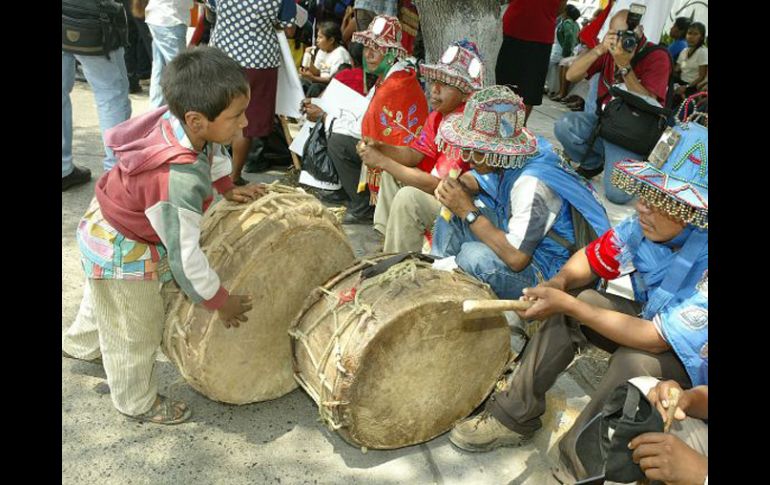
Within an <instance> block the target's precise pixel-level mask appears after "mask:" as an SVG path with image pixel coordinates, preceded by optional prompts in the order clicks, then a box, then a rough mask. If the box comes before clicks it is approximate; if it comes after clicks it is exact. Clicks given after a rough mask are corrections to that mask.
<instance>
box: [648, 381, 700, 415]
mask: <svg viewBox="0 0 770 485" xmlns="http://www.w3.org/2000/svg"><path fill="white" fill-rule="evenodd" d="M669 389H679V402H678V403H677V405H676V411H675V412H674V418H675V419H678V420H680V421H681V420H683V419H684V418H686V417H687V414H686V411H687V408H688V407H689V405H690V394H689V393H688V392H687V391H682V387H681V386H680V385H679V383H677V382H676V381H661V382H659V383H658V385H657V386H655V387H653V388H652V389H650V392H649V394H647V398H648V399H649V400H650V403H651V404H652V405H654V406H655V407H656V408H657V409H658V412H659V413H660V414H661V416H663V419H665V417H666V415H667V413H668V405H669V402H668V393H669Z"/></svg>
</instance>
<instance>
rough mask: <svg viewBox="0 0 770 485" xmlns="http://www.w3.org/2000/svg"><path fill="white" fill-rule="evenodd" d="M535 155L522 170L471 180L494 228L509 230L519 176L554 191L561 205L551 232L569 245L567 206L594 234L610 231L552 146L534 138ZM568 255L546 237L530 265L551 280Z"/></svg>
mask: <svg viewBox="0 0 770 485" xmlns="http://www.w3.org/2000/svg"><path fill="white" fill-rule="evenodd" d="M537 143H538V154H537V155H536V156H534V157H533V158H530V159H529V160H527V161H526V162H525V164H524V166H523V167H522V168H513V169H506V170H504V171H503V172H502V173H490V174H485V175H479V174H478V173H476V172H475V171H474V172H473V175H474V177H475V178H476V180H477V181H478V183H479V187H480V189H481V192H480V194H479V196H478V198H479V199H480V200H481V201H482V202H483V203H484V205H486V206H487V207H489V208H491V209H493V210H494V211H495V213H496V215H497V220H496V221H494V223H495V225H496V226H497V227H498V228H499V229H501V230H503V231H506V232H507V231H508V220H509V219H510V218H511V189H512V188H513V184H514V183H515V182H516V180H518V178H519V177H521V176H522V175H529V176H532V177H536V178H537V179H539V180H541V181H542V182H544V183H545V184H546V185H548V187H549V188H550V189H551V190H553V191H554V192H556V193H557V194H558V195H559V196H560V197H561V198H562V201H563V202H566V203H563V204H562V206H561V211H560V212H559V216H558V217H557V218H556V222H555V223H554V225H553V230H554V231H555V232H556V234H558V235H559V236H561V237H562V238H564V239H566V240H568V241H569V242H571V243H574V242H575V237H574V228H573V227H574V226H573V225H572V215H571V213H570V206H572V207H575V209H577V210H578V212H580V214H582V215H583V217H585V219H586V220H587V221H588V223H589V224H591V227H593V229H594V231H596V234H597V235H601V234H604V233H605V232H606V231H607V230H609V228H610V223H609V220H608V219H607V213H606V212H605V210H604V207H603V206H602V204H601V202H600V201H599V198H598V196H597V195H596V193H595V192H594V191H593V188H592V187H591V186H590V185H589V184H588V183H586V182H585V181H584V180H583V179H582V178H581V177H580V176H579V175H577V174H576V173H575V172H574V171H573V170H572V169H571V168H570V167H569V166H568V165H566V164H565V163H564V162H562V160H561V158H559V156H558V155H556V153H554V151H553V146H552V145H551V143H550V142H549V141H548V140H546V139H545V138H542V137H537ZM569 257H570V254H569V252H568V251H567V249H566V248H565V247H564V246H562V245H561V244H559V243H557V242H556V241H554V240H553V239H551V238H550V237H545V238H543V240H542V241H541V242H540V244H539V245H538V246H537V248H536V249H535V253H534V254H533V255H532V261H533V264H535V266H536V267H537V268H538V269H539V270H540V272H541V273H542V274H543V277H545V278H546V279H548V278H551V277H553V276H554V275H555V274H556V273H558V272H559V270H560V269H561V268H562V266H564V263H566V262H567V260H568V259H569Z"/></svg>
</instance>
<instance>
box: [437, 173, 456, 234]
mask: <svg viewBox="0 0 770 485" xmlns="http://www.w3.org/2000/svg"><path fill="white" fill-rule="evenodd" d="M459 176H460V169H459V168H451V169H449V178H453V179H456V178H457V177H459ZM441 217H443V218H444V220H445V221H447V222H449V219H451V218H452V211H450V210H449V209H447V208H446V207H444V206H443V205H442V206H441Z"/></svg>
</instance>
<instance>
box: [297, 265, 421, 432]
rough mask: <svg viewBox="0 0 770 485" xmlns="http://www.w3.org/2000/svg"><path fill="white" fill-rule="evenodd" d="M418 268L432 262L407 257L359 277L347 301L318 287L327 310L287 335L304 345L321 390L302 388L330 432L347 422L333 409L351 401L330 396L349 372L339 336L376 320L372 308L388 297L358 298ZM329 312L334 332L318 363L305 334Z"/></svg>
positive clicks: (413, 275)
mask: <svg viewBox="0 0 770 485" xmlns="http://www.w3.org/2000/svg"><path fill="white" fill-rule="evenodd" d="M366 263H367V264H369V266H374V265H375V264H376V262H375V261H366ZM418 267H425V268H430V267H431V265H430V264H428V263H425V262H422V261H416V260H407V261H403V262H401V263H398V264H396V265H393V266H392V267H390V268H388V270H387V271H385V272H384V273H382V274H379V275H377V276H374V277H372V278H367V279H366V280H364V281H361V280H360V279H359V281H358V282H356V284H355V285H354V286H353V288H356V291H355V296H354V297H353V299H352V300H347V299H345V298H343V296H344V295H343V293H342V292H340V293H334V292H332V291H330V290H329V289H327V288H324V287H319V288H318V289H319V290H320V291H321V292H322V293H323V294H325V295H326V301H327V307H326V310H325V311H324V312H323V313H322V314H321V315H320V316H319V317H318V318H317V319H316V320H315V321H314V322H313V323H312V324H311V325H310V326H309V327H308V328H306V329H305V331H304V332H302V331H300V330H299V329H295V330H293V331H291V332H290V334H291V335H292V336H293V337H295V338H296V339H297V340H299V341H300V342H301V343H302V345H303V347H305V350H306V352H307V355H308V357H309V359H310V362H311V364H312V366H313V368H314V370H315V373H316V375H317V377H318V379H319V381H320V384H321V386H320V390H319V391H320V392H315V391H314V390H312V389H311V388H310V387H309V386H303V387H304V388H305V389H306V390H308V392H309V393H310V395H311V397H312V398H313V399H314V400H315V401H316V402H317V403H319V406H318V411H319V415H320V418H321V420H322V421H324V422H325V423H326V424H327V425H328V426H329V427H330V428H331V429H332V430H333V431H337V430H339V429H340V428H342V427H344V426H346V425H345V424H344V423H342V422H338V421H337V420H336V419H335V417H334V412H333V411H332V408H337V407H339V406H346V405H349V404H350V403H349V402H348V401H340V400H334V399H333V397H334V396H333V393H334V388H335V387H337V384H338V381H339V379H340V377H341V376H349V375H350V373H349V372H348V370H347V369H346V368H345V366H344V364H343V362H342V360H343V359H342V356H343V355H344V354H345V350H346V347H347V346H346V345H345V346H343V345H342V344H341V342H340V337H341V336H342V334H343V333H344V332H345V331H346V330H347V329H348V327H350V324H351V323H353V322H354V321H356V320H358V322H357V325H358V326H361V325H363V324H364V322H366V320H367V319H370V318H374V319H376V316H375V315H374V309H373V307H375V306H376V305H377V304H378V303H379V302H380V301H381V300H382V299H384V298H386V297H388V293H387V292H385V293H383V294H382V295H381V296H380V297H379V298H378V299H377V300H375V301H374V302H372V303H371V304H367V303H364V302H362V301H360V297H361V295H362V294H363V293H364V292H366V291H367V290H369V289H371V288H374V287H379V286H381V285H384V284H388V283H394V282H397V281H399V280H402V279H406V280H407V281H410V282H414V281H415V280H416V278H417V269H418ZM348 305H349V308H348V310H349V311H350V313H349V314H348V316H347V318H346V319H345V321H344V322H342V323H341V324H340V321H339V313H340V311H341V310H342V308H343V307H346V308H347V307H348ZM330 313H331V314H332V316H333V319H334V320H333V321H334V332H333V333H332V335H331V338H330V340H329V344H328V345H327V346H326V348H325V349H324V351H323V352H322V353H321V356H320V357H321V359H320V362H318V361H316V359H315V357H314V356H313V353H312V351H311V349H310V346H309V344H308V342H307V336H308V335H309V334H310V333H311V332H312V331H313V330H314V329H315V328H316V327H317V326H318V325H319V324H320V323H321V322H322V321H324V319H325V318H326V317H327V316H329V314H330ZM332 352H333V353H334V359H335V362H334V364H335V368H336V369H337V371H338V373H337V374H336V376H335V378H334V382H333V383H330V382H329V378H328V377H327V376H326V374H325V373H324V371H323V369H325V368H326V365H327V362H328V361H329V359H330V358H331V356H332Z"/></svg>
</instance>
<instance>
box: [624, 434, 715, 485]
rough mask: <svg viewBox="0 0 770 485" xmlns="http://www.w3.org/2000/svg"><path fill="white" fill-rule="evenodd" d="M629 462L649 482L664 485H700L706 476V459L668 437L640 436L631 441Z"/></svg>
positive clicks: (679, 441)
mask: <svg viewBox="0 0 770 485" xmlns="http://www.w3.org/2000/svg"><path fill="white" fill-rule="evenodd" d="M628 447H629V448H630V449H632V450H634V453H633V455H632V459H633V460H634V463H638V464H639V467H641V469H642V471H643V472H644V474H645V475H646V476H647V478H649V479H650V480H660V481H663V482H665V483H667V484H677V485H685V484H687V485H689V484H693V485H694V484H698V485H700V484H702V483H703V482H704V481H705V480H706V475H708V463H709V462H708V458H706V457H705V456H703V455H701V454H700V453H698V452H697V451H695V450H693V449H692V448H690V447H689V446H687V444H685V443H684V442H683V441H682V440H680V439H679V438H677V437H676V436H674V435H672V434H669V433H644V434H641V435H639V436H637V437H636V438H634V439H632V440H631V442H630V443H629V444H628Z"/></svg>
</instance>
